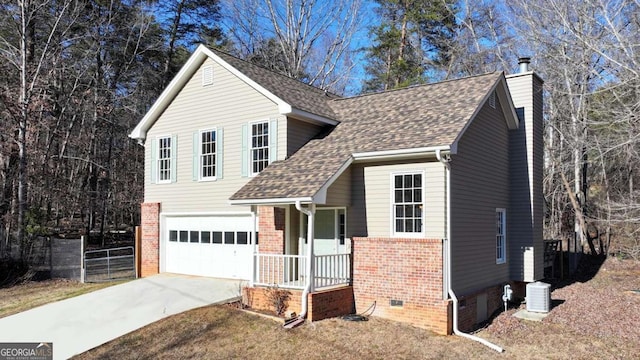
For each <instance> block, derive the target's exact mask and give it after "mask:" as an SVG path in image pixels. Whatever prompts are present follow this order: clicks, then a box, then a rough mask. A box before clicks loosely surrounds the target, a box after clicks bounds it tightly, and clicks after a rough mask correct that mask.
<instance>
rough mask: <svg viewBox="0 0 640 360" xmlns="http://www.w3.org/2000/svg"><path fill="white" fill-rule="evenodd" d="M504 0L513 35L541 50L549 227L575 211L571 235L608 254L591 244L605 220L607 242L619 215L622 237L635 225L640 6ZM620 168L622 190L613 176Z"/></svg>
mask: <svg viewBox="0 0 640 360" xmlns="http://www.w3.org/2000/svg"><path fill="white" fill-rule="evenodd" d="M509 6H510V10H511V17H512V18H513V19H517V20H518V21H514V29H515V31H517V33H518V36H519V38H521V39H522V40H524V41H525V43H526V44H528V47H529V48H530V49H531V51H532V52H533V53H535V54H539V55H540V56H538V57H537V61H536V65H537V70H538V71H540V72H541V73H542V74H543V76H544V78H545V79H546V89H547V91H548V94H549V96H548V97H547V99H548V102H547V124H546V125H547V151H548V153H547V159H548V161H547V174H546V178H545V191H546V195H547V203H548V204H553V205H554V206H552V207H550V208H548V209H549V211H550V215H551V220H550V222H551V224H552V226H551V227H550V228H551V229H555V232H556V234H554V235H560V234H558V233H557V232H559V231H562V229H563V228H566V225H567V223H568V222H569V221H568V219H567V217H566V212H567V210H568V209H571V210H572V212H573V218H574V221H573V227H574V231H575V237H576V238H577V239H578V240H579V241H581V242H582V243H585V244H588V245H589V248H590V251H591V252H592V253H594V254H595V253H598V252H600V253H602V252H604V251H606V250H605V249H604V248H603V247H601V248H600V249H597V248H596V246H595V243H594V240H596V239H598V240H602V237H601V235H602V233H601V232H600V231H599V230H598V229H599V228H601V227H602V225H604V227H605V228H606V229H607V231H606V234H605V235H606V237H607V238H608V240H607V241H606V243H609V242H610V239H611V237H610V236H611V225H612V222H613V221H615V219H618V221H619V223H618V226H617V229H618V232H620V233H621V235H622V232H623V231H624V232H629V231H631V232H632V233H634V232H637V229H638V227H637V223H633V222H632V219H633V218H634V217H635V216H634V215H633V210H634V209H637V207H638V201H637V199H638V197H637V192H636V190H635V188H634V185H633V184H634V181H636V180H634V179H637V173H636V172H637V169H638V144H639V143H638V135H637V132H635V133H634V131H637V125H635V123H636V122H637V115H636V114H637V110H638V101H639V97H640V93H639V92H638V84H639V83H640V78H639V70H638V69H640V67H639V65H640V64H639V63H638V61H639V56H638V53H637V51H635V49H637V47H638V44H639V43H640V35H639V34H640V33H639V32H638V28H639V21H640V20H639V17H638V14H639V13H640V5H639V4H638V3H637V2H635V1H631V0H621V1H604V0H586V1H582V2H579V3H568V2H565V1H559V0H548V1H524V0H517V1H513V2H510V5H509ZM621 161H622V164H624V165H622V166H620V162H621ZM622 169H624V170H622ZM621 174H624V176H623V177H622V179H625V180H624V186H620V185H621V183H620V182H616V181H615V180H614V179H618V178H620V175H621ZM623 203H624V204H625V205H624V206H620V204H623ZM563 224H564V226H563ZM622 240H623V239H622V236H621V241H622ZM600 243H601V244H602V243H603V241H600Z"/></svg>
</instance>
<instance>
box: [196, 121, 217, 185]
mask: <svg viewBox="0 0 640 360" xmlns="http://www.w3.org/2000/svg"><path fill="white" fill-rule="evenodd" d="M204 132H214V133H215V137H216V140H215V145H214V147H213V156H214V159H215V162H214V163H213V166H214V167H213V169H214V172H213V174H214V175H213V176H206V177H205V176H203V175H202V133H204ZM219 140H220V139H219V138H218V128H217V127H213V128H210V129H203V130H198V181H201V182H206V181H216V180H217V175H216V174H217V173H218V160H219V159H218V150H217V149H218V141H219Z"/></svg>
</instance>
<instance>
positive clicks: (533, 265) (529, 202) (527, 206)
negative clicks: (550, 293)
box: [507, 74, 544, 281]
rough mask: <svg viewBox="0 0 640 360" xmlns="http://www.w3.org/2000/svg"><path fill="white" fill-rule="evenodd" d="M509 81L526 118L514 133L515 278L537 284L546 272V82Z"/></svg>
mask: <svg viewBox="0 0 640 360" xmlns="http://www.w3.org/2000/svg"><path fill="white" fill-rule="evenodd" d="M507 81H508V85H509V90H510V92H511V97H512V99H513V102H514V106H515V107H516V109H518V113H519V115H520V116H523V118H521V119H520V127H519V128H518V129H517V130H515V131H513V132H512V138H511V143H510V152H511V156H512V157H511V159H510V166H511V182H512V188H511V200H512V203H511V206H510V207H511V217H510V218H509V224H508V225H509V230H508V236H509V238H510V239H511V241H510V242H511V248H510V252H509V256H510V258H511V260H512V262H511V264H510V269H511V278H512V279H513V280H518V281H535V280H538V279H541V278H542V277H543V270H544V269H543V263H542V262H543V252H544V248H543V246H544V245H543V241H542V226H543V220H542V217H543V193H542V180H543V156H544V149H543V146H544V145H543V128H542V127H543V124H542V82H541V81H540V79H539V78H538V77H537V76H534V75H532V74H522V75H520V74H517V75H513V76H510V77H509V78H508V79H507ZM534 119H536V120H535V121H534ZM531 185H532V186H533V188H531V187H530V186H531Z"/></svg>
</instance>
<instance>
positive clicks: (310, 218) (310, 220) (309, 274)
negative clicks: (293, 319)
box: [296, 201, 316, 319]
mask: <svg viewBox="0 0 640 360" xmlns="http://www.w3.org/2000/svg"><path fill="white" fill-rule="evenodd" d="M296 209H297V210H298V211H300V212H301V213H303V214H305V215H307V269H306V278H307V279H306V282H307V284H306V285H305V287H304V291H303V292H302V299H300V308H301V309H300V315H299V316H298V318H299V319H304V318H305V317H306V316H307V310H308V309H309V304H308V299H307V298H308V297H309V293H310V292H311V289H312V286H313V231H314V230H313V225H314V222H315V220H314V215H315V212H316V205H315V204H310V205H309V210H307V209H305V208H303V207H302V205H301V204H300V201H296Z"/></svg>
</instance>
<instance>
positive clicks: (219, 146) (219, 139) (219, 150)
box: [216, 128, 224, 179]
mask: <svg viewBox="0 0 640 360" xmlns="http://www.w3.org/2000/svg"><path fill="white" fill-rule="evenodd" d="M223 141H224V140H223V132H222V128H219V129H218V130H217V131H216V179H222V173H223V171H222V166H223V164H222V163H223V161H224V154H223Z"/></svg>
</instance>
